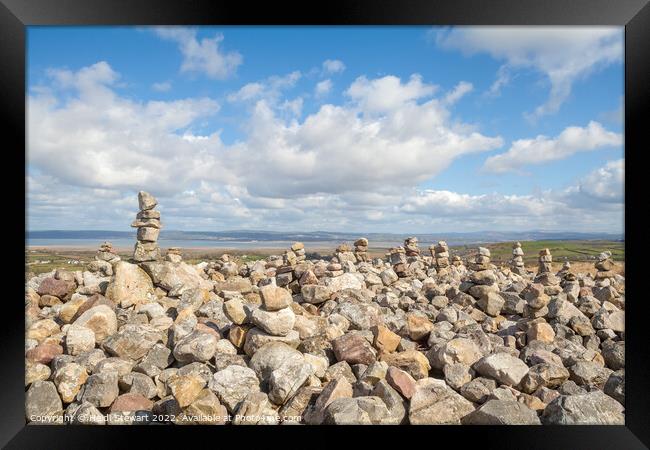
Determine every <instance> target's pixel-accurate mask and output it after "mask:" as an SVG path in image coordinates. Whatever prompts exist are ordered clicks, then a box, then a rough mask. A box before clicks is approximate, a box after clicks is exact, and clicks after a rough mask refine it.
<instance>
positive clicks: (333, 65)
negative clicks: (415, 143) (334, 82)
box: [323, 59, 345, 73]
mask: <svg viewBox="0 0 650 450" xmlns="http://www.w3.org/2000/svg"><path fill="white" fill-rule="evenodd" d="M344 70H345V64H343V61H340V60H338V59H326V60H325V61H323V71H324V72H325V73H341V72H343V71H344Z"/></svg>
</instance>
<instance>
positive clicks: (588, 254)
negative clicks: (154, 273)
mask: <svg viewBox="0 0 650 450" xmlns="http://www.w3.org/2000/svg"><path fill="white" fill-rule="evenodd" d="M480 245H482V246H484V247H487V248H489V249H490V252H491V253H492V260H493V262H495V263H496V262H502V263H503V262H506V261H508V260H510V258H511V257H512V243H511V242H500V243H494V244H480ZM477 247H478V245H477V244H474V245H463V246H452V247H451V252H452V254H459V255H461V256H468V255H471V254H475V253H476V248H477ZM521 247H522V249H523V250H524V254H525V256H524V261H525V262H526V264H527V265H534V264H536V262H537V256H538V253H539V251H540V250H541V249H544V248H548V249H550V250H551V254H552V255H553V260H554V261H556V262H561V261H565V260H568V261H593V257H595V256H597V255H598V254H599V253H600V252H603V251H605V250H609V251H611V252H612V256H613V258H614V260H616V261H624V260H625V243H624V242H620V241H523V242H521ZM313 250H317V249H313ZM332 250H333V249H330V250H326V249H320V250H317V251H312V252H309V251H308V252H307V256H308V257H309V258H319V257H323V258H325V257H329V256H331V254H332ZM422 250H423V254H428V252H427V251H426V249H424V248H423V249H422ZM385 251H386V249H379V248H374V249H373V248H372V247H371V248H370V249H369V253H370V254H371V256H372V257H382V256H383V255H384V253H385ZM225 252H227V253H228V254H230V255H232V256H234V257H235V258H236V259H237V260H238V261H240V262H249V261H257V260H259V259H263V258H266V257H267V256H268V255H270V254H272V253H273V254H276V255H279V254H281V250H269V249H265V250H259V251H256V250H246V251H242V250H232V251H229V250H218V249H215V250H213V251H209V250H207V251H206V250H189V249H184V250H183V259H184V260H185V261H186V262H188V263H191V264H196V263H199V262H201V261H209V260H213V259H216V258H218V257H219V256H220V255H221V254H223V253H225ZM118 254H119V255H120V256H121V257H122V259H124V260H128V259H129V258H130V257H131V252H118ZM94 256H95V251H94V250H66V249H60V250H59V249H56V250H54V249H52V250H49V249H48V250H42V249H40V250H27V249H26V250H25V262H26V266H25V272H26V273H30V272H31V273H34V274H39V273H45V272H49V271H51V270H53V269H59V268H60V269H66V270H72V271H74V270H83V269H84V268H85V267H86V265H87V264H88V263H89V262H90V261H92V260H93V258H94Z"/></svg>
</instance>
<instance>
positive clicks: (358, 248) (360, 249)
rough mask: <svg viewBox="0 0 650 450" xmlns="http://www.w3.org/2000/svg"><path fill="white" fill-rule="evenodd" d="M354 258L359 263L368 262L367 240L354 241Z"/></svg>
mask: <svg viewBox="0 0 650 450" xmlns="http://www.w3.org/2000/svg"><path fill="white" fill-rule="evenodd" d="M354 257H355V258H357V261H359V262H367V261H368V239H366V238H359V239H357V240H356V241H354Z"/></svg>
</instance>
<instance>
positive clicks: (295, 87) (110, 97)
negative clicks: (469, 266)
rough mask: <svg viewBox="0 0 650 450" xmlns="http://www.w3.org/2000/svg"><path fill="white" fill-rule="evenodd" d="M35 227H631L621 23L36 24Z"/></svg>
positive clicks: (31, 163)
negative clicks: (156, 212) (149, 202)
mask: <svg viewBox="0 0 650 450" xmlns="http://www.w3.org/2000/svg"><path fill="white" fill-rule="evenodd" d="M27 69H28V70H27V73H28V80H27V83H28V98H27V102H28V173H27V176H28V179H27V181H28V226H29V228H30V229H33V230H37V229H77V228H80V227H83V228H89V229H107V228H108V229H116V230H118V229H125V228H127V227H128V225H129V220H130V218H131V217H132V216H133V214H134V213H135V209H136V208H137V201H136V200H135V193H136V192H137V191H138V190H140V189H143V190H149V191H150V192H152V193H153V194H154V195H157V196H158V197H159V200H160V209H161V212H162V214H163V222H164V223H165V225H166V226H167V227H168V228H171V229H194V230H222V229H240V228H254V229H277V230H323V229H326V230H348V229H355V230H359V231H393V232H431V231H433V230H440V231H476V230H514V229H517V230H521V229H527V230H533V229H540V230H566V231H606V232H620V231H622V227H623V176H624V173H623V158H624V155H623V140H622V130H623V123H622V122H623V120H622V119H623V115H622V101H623V73H624V72H623V29H622V28H593V27H571V28H569V27H565V28H544V27H528V28H513V27H501V28H487V27H470V28H466V27H461V28H447V27H445V28H430V27H198V28H179V27H172V28H152V27H145V28H141V27H139V28H136V27H30V28H29V29H28V67H27Z"/></svg>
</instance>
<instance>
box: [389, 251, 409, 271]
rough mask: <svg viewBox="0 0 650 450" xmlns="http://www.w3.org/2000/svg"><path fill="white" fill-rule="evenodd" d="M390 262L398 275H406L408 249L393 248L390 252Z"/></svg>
mask: <svg viewBox="0 0 650 450" xmlns="http://www.w3.org/2000/svg"><path fill="white" fill-rule="evenodd" d="M388 262H389V263H390V265H391V266H393V270H394V271H395V273H396V274H397V276H398V277H405V276H406V275H407V274H406V250H404V247H395V248H391V249H390V251H389V253H388Z"/></svg>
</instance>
